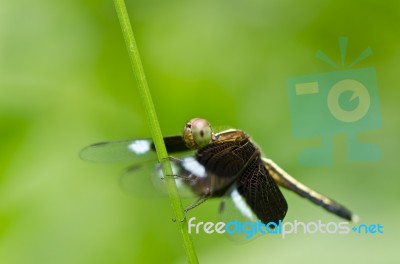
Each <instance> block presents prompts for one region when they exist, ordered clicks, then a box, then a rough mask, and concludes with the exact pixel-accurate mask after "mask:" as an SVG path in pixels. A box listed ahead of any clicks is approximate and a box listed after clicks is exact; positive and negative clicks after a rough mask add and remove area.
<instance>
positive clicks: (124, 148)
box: [79, 138, 157, 164]
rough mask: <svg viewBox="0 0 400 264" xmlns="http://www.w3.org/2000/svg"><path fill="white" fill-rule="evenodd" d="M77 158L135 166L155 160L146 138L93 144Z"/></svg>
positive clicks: (152, 149) (152, 148)
mask: <svg viewBox="0 0 400 264" xmlns="http://www.w3.org/2000/svg"><path fill="white" fill-rule="evenodd" d="M79 156H80V157H81V159H83V160H86V161H94V162H135V164H136V163H141V162H146V161H152V160H156V159H157V155H156V152H155V151H154V147H153V141H152V140H151V139H148V138H145V139H129V140H120V141H110V142H100V143H95V144H92V145H90V146H87V147H85V148H83V149H82V150H81V152H80V153H79Z"/></svg>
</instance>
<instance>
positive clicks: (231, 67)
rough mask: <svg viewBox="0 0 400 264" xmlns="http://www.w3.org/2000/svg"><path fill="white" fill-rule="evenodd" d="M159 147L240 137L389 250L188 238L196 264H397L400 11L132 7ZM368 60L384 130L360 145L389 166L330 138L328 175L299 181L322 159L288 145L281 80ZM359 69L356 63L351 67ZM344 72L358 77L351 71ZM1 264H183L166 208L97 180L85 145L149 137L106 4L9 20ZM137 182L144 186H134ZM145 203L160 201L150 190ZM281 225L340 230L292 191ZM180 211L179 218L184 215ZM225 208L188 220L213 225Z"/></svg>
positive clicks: (314, 173) (325, 6) (109, 171)
mask: <svg viewBox="0 0 400 264" xmlns="http://www.w3.org/2000/svg"><path fill="white" fill-rule="evenodd" d="M127 5H128V9H129V13H130V16H131V21H132V24H133V27H134V31H135V34H136V38H137V42H138V45H139V48H140V52H141V55H142V60H143V63H144V67H145V70H146V73H147V77H148V82H149V85H150V88H151V91H152V95H153V100H154V103H155V105H156V110H157V112H158V116H159V121H160V123H161V126H162V130H163V133H164V134H175V133H179V132H180V130H181V127H182V125H183V123H184V122H185V121H186V120H187V119H189V118H191V117H194V116H201V117H205V118H207V119H209V120H210V122H211V123H212V124H213V125H214V126H219V125H228V126H233V127H238V128H242V129H244V130H246V131H247V132H248V133H249V134H251V135H252V137H253V138H254V139H255V140H256V141H257V143H258V144H259V145H260V146H261V147H262V149H263V151H264V153H265V154H266V155H267V156H268V157H270V158H273V159H274V160H275V161H276V162H277V163H278V164H280V165H281V166H283V167H284V168H286V169H287V170H288V171H289V172H291V173H292V174H293V175H294V176H296V177H297V178H298V179H300V180H301V181H303V182H304V183H306V184H308V185H310V186H312V187H314V188H315V189H317V190H319V191H321V192H323V193H325V194H328V195H329V196H331V197H334V198H335V199H336V200H339V201H341V202H343V203H344V204H346V205H347V206H348V207H349V208H351V209H353V210H354V211H355V212H356V213H357V214H358V215H359V216H360V217H361V222H363V223H367V224H369V223H380V224H381V225H383V226H384V234H383V235H379V236H378V235H375V236H372V235H364V236H357V235H342V236H341V235H332V236H328V235H302V234H299V235H296V236H295V235H293V236H291V237H288V238H286V239H284V240H283V239H281V238H280V237H263V238H259V239H257V240H255V241H253V242H251V243H248V244H245V245H240V246H238V245H236V244H233V243H232V242H230V241H229V240H227V239H225V238H224V237H223V236H220V237H219V236H207V235H204V234H203V235H194V236H193V240H194V243H195V246H196V249H197V252H198V256H199V260H200V261H201V262H203V263H221V262H222V261H226V262H229V263H243V262H246V263H255V262H260V263H265V262H268V263H290V262H292V263H310V261H313V260H316V259H318V260H319V261H320V262H321V263H398V262H399V261H400V257H399V254H398V252H395V250H396V249H397V247H398V244H399V239H398V237H399V236H400V231H399V228H398V227H396V224H397V223H398V220H399V217H400V212H399V210H398V202H399V198H400V194H399V192H398V187H399V185H400V178H399V177H398V174H399V171H400V170H399V169H398V162H397V160H398V149H399V147H400V144H399V140H398V134H399V129H400V125H399V122H398V113H399V106H398V102H399V99H400V98H399V96H400V90H399V89H398V87H399V85H400V82H399V78H398V69H399V68H400V34H399V28H400V22H399V19H398V18H399V15H400V2H398V1H383V2H382V1H381V2H377V1H361V0H360V1H343V0H340V1H333V0H326V1H302V2H299V1H293V0H286V1H268V2H266V1H261V0H252V1H157V0H150V1H149V0H142V1H129V2H127ZM339 36H347V37H348V38H349V45H348V50H347V54H348V55H349V56H351V55H353V54H354V56H356V55H358V54H359V53H360V52H361V51H363V50H364V49H365V48H366V47H368V46H370V47H371V48H372V50H373V51H374V54H373V56H371V57H369V58H368V59H366V60H364V61H363V62H361V63H360V64H359V66H360V67H375V69H376V73H377V79H378V89H379V99H380V108H381V114H382V129H379V130H376V131H368V132H367V131H366V132H362V133H361V135H360V136H361V140H362V141H364V142H371V143H374V144H376V145H377V146H378V147H379V149H380V150H381V152H382V157H381V160H379V161H374V162H361V161H360V162H352V161H348V160H347V159H346V157H345V155H344V153H345V149H346V138H345V136H344V135H340V134H338V135H337V136H335V137H334V142H333V146H334V154H333V164H334V165H333V166H331V167H311V168H310V167H303V166H300V165H299V163H298V161H297V160H298V159H297V157H298V154H299V152H300V151H301V150H302V149H304V148H305V147H309V146H316V145H318V144H319V143H320V140H319V139H317V138H310V139H304V140H298V139H294V138H293V136H292V132H291V126H290V113H289V105H288V95H287V91H286V80H287V79H288V78H289V77H291V76H301V75H305V74H310V73H319V72H329V71H332V68H331V67H330V66H329V65H327V64H325V63H323V62H321V61H319V60H317V59H315V57H314V54H315V51H316V50H317V49H323V51H324V52H325V53H326V54H327V55H328V56H329V57H331V58H336V59H337V62H339V60H340V53H339V50H338V47H337V38H338V37H339ZM351 59H354V58H351ZM351 59H349V61H351ZM0 135H1V137H0V262H1V263H7V264H8V263H12V264H25V263H35V264H36V263H40V264H47V263H49V264H50V263H51V264H53V263H57V264H64V263H74V264H80V263H85V264H89V263H95V264H102V263H161V262H164V263H181V262H184V261H185V256H184V254H183V250H182V246H181V241H180V237H179V234H178V232H177V228H176V226H175V224H173V223H172V221H171V217H172V212H171V210H170V205H169V202H168V200H167V199H166V198H165V199H162V198H161V199H159V198H151V195H149V197H146V196H145V195H144V196H133V197H131V196H127V195H125V194H124V193H123V192H122V191H121V189H120V187H119V186H118V183H117V180H118V173H119V172H120V171H122V170H123V168H124V165H123V164H121V165H109V164H108V165H107V164H106V165H103V164H89V163H84V162H82V161H80V160H79V158H78V152H79V150H80V149H81V148H82V147H83V146H85V145H87V144H89V143H92V142H96V141H102V140H113V139H124V138H131V137H146V136H149V131H148V129H147V127H146V123H145V119H144V115H143V109H142V106H141V102H140V100H139V98H138V92H137V90H136V84H135V82H134V78H133V75H132V73H131V69H130V65H129V60H128V57H127V53H126V50H125V44H124V42H123V38H122V35H121V32H120V28H119V23H118V20H117V17H116V14H115V11H114V6H113V3H112V1H111V0H108V1H90V0H86V1H77V0H75V1H74V0H72V1H62V2H59V1H50V0H38V1H27V0H21V1H11V0H9V1H7V0H6V1H2V3H1V4H0ZM138 181H140V179H139V178H138ZM148 191H149V192H151V191H152V190H148ZM284 194H285V196H286V198H287V200H288V203H289V212H288V215H287V220H289V221H293V220H295V219H297V220H299V221H315V220H318V219H321V220H324V221H339V219H338V218H336V217H335V216H332V215H330V214H327V213H326V212H325V211H323V210H321V209H320V208H318V207H316V206H314V205H312V204H310V203H309V202H307V201H306V200H304V199H300V198H298V197H297V196H296V195H294V194H292V193H290V192H287V191H284ZM189 202H190V201H189V200H185V201H184V203H189ZM217 210H218V201H217V200H215V201H210V202H207V203H206V204H204V205H202V206H201V207H199V208H198V209H196V210H194V211H193V212H191V213H190V216H196V217H197V219H200V220H203V221H218V217H217Z"/></svg>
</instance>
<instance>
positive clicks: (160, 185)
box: [120, 158, 194, 197]
mask: <svg viewBox="0 0 400 264" xmlns="http://www.w3.org/2000/svg"><path fill="white" fill-rule="evenodd" d="M181 163H182V160H181V159H178V158H173V159H171V160H170V164H171V167H172V171H173V175H168V176H166V177H173V178H174V179H175V182H176V185H177V188H178V192H179V194H180V196H181V197H193V196H194V193H193V192H192V190H191V188H190V187H189V186H190V181H192V180H193V179H192V178H188V177H187V176H186V175H183V174H182V173H183V170H182V165H181ZM120 185H121V188H122V189H123V190H124V191H125V192H127V193H129V194H133V195H135V196H136V195H139V196H155V195H154V193H157V195H156V196H160V195H165V194H167V193H168V191H167V187H166V184H165V177H164V175H163V172H162V170H161V164H159V163H156V162H142V163H140V164H136V165H132V166H130V167H129V168H128V169H127V170H125V171H124V172H123V174H122V175H121V177H120Z"/></svg>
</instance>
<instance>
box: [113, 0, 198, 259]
mask: <svg viewBox="0 0 400 264" xmlns="http://www.w3.org/2000/svg"><path fill="white" fill-rule="evenodd" d="M114 4H115V8H116V11H117V14H118V18H119V21H120V24H121V29H122V34H123V35H124V39H125V43H126V46H127V49H128V54H129V58H130V61H131V64H132V69H133V73H134V75H135V78H136V82H137V84H138V88H139V93H140V97H141V100H142V102H143V106H144V108H145V113H146V115H147V119H148V124H149V127H150V131H151V134H152V137H153V141H154V145H155V147H156V150H157V156H158V160H159V161H160V162H161V164H162V171H163V174H164V178H165V181H166V185H167V190H168V194H169V198H170V202H171V205H172V210H173V213H174V218H175V219H176V220H177V221H176V222H177V224H178V229H179V231H180V234H181V237H182V240H183V246H184V249H185V252H186V256H187V259H188V262H189V263H198V260H197V255H196V251H195V249H194V246H193V242H192V239H191V237H190V235H189V234H188V232H187V231H186V230H188V229H187V221H186V219H184V220H183V221H180V220H181V219H183V218H184V214H183V207H182V202H181V200H180V198H179V194H178V190H177V188H176V184H175V180H174V178H173V177H170V176H168V175H173V172H172V168H171V164H170V162H169V159H168V153H167V150H166V148H165V144H164V140H163V137H162V134H161V129H160V125H159V123H158V119H157V115H156V111H155V108H154V104H153V100H152V98H151V94H150V90H149V87H148V85H147V81H146V76H145V74H144V69H143V65H142V62H141V60H140V55H139V51H138V48H137V45H136V42H135V38H134V35H133V30H132V27H131V24H130V21H129V16H128V12H127V10H126V6H125V2H124V0H114Z"/></svg>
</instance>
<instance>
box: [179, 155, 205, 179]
mask: <svg viewBox="0 0 400 264" xmlns="http://www.w3.org/2000/svg"><path fill="white" fill-rule="evenodd" d="M182 167H183V168H184V169H185V170H187V171H188V172H190V173H191V174H193V175H194V176H197V177H200V178H205V177H206V176H207V173H206V169H205V168H204V166H203V165H201V164H200V163H199V162H198V161H197V160H196V159H195V158H193V157H187V158H184V159H183V161H182Z"/></svg>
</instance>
